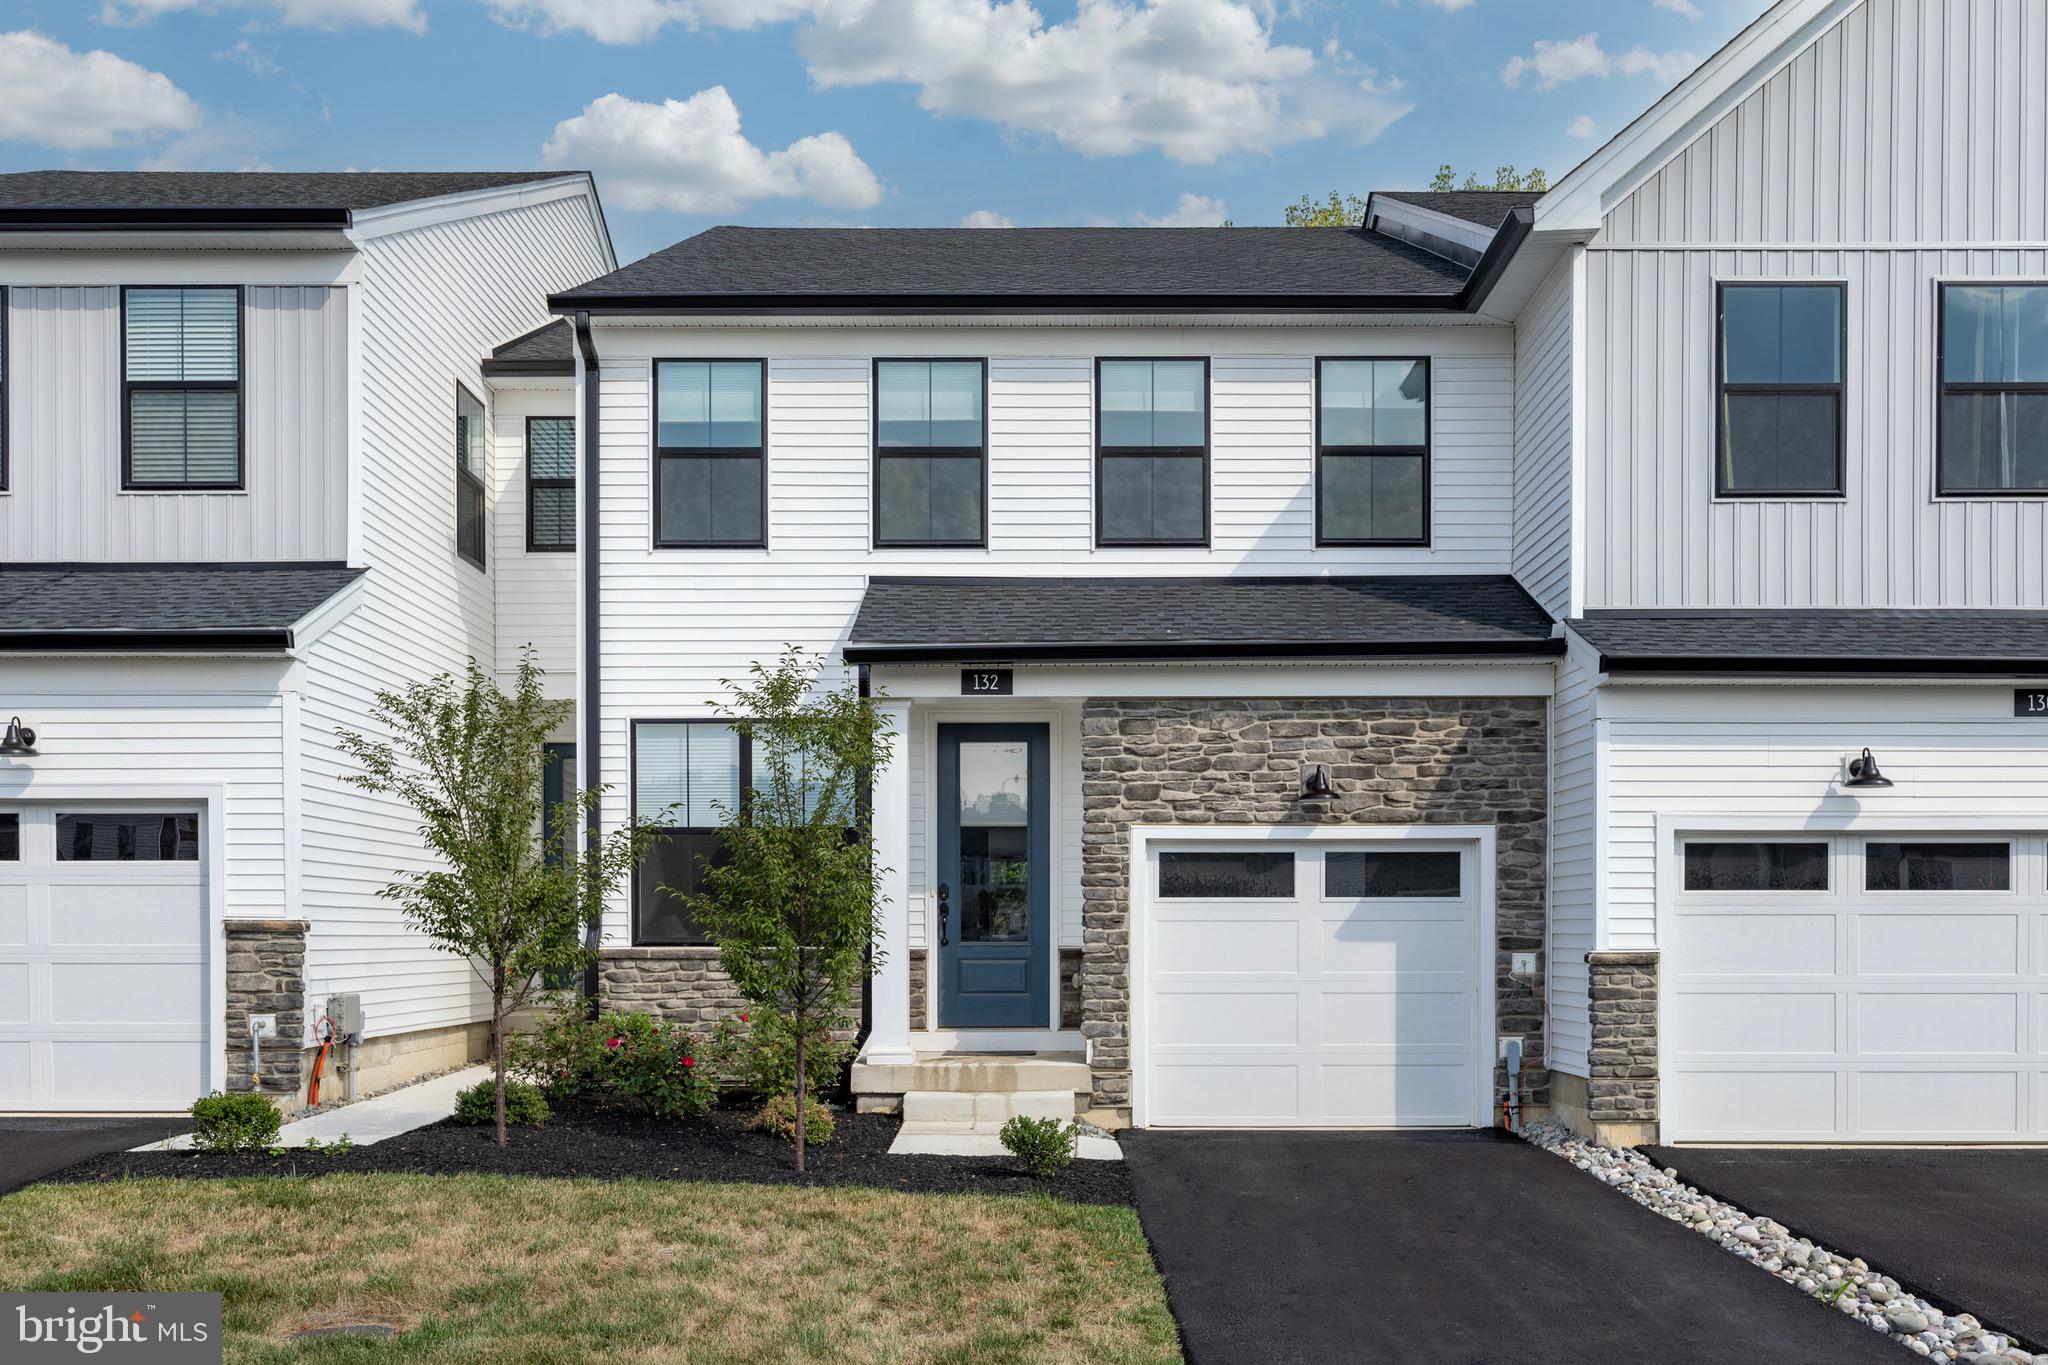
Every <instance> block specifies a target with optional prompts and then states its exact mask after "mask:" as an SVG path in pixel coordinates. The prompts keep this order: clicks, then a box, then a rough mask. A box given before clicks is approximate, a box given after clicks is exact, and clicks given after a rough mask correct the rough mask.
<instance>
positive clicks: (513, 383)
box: [484, 373, 576, 401]
mask: <svg viewBox="0 0 2048 1365" xmlns="http://www.w3.org/2000/svg"><path fill="white" fill-rule="evenodd" d="M484 387H485V388H488V389H490V390H491V391H492V392H493V393H558V394H560V395H562V398H563V400H564V401H567V400H568V399H569V398H571V397H573V396H574V395H575V393H576V376H575V375H573V374H496V375H494V374H488V373H487V374H485V375H484Z"/></svg>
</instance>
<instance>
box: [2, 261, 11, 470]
mask: <svg viewBox="0 0 2048 1365" xmlns="http://www.w3.org/2000/svg"><path fill="white" fill-rule="evenodd" d="M7 369H8V367H7V286H6V285H0V493H4V492H6V491H7V490H8V489H9V488H11V487H12V486H13V485H12V484H11V483H9V482H8V479H9V477H10V476H11V475H12V474H13V473H14V470H13V468H12V467H11V466H10V464H9V462H8V458H7Z"/></svg>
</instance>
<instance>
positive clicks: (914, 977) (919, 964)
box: [910, 948, 931, 1029]
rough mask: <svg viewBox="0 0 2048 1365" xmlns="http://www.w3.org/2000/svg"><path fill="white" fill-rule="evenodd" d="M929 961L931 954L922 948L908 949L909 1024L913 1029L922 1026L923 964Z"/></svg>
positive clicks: (923, 1017) (923, 1018)
mask: <svg viewBox="0 0 2048 1365" xmlns="http://www.w3.org/2000/svg"><path fill="white" fill-rule="evenodd" d="M930 961H931V955H930V954H928V953H926V952H925V950H924V949H922V948H912V949H911V950H910V1026H911V1027H912V1028H913V1029H921V1028H923V1027H924V1021H925V1014H924V1012H925V1001H926V997H925V964H926V963H928V962H930Z"/></svg>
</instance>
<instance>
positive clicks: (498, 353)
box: [484, 318, 576, 377]
mask: <svg viewBox="0 0 2048 1365" xmlns="http://www.w3.org/2000/svg"><path fill="white" fill-rule="evenodd" d="M573 345H574V339H573V338H572V337H571V336H570V335H569V320H568V319H567V318H550V319H548V320H547V321H546V322H544V323H542V324H541V325H540V326H538V327H536V328H534V329H533V330H532V331H531V332H528V333H527V334H526V335H524V336H518V337H514V338H512V340H510V341H508V342H506V343H505V344H504V345H502V346H499V347H497V348H496V349H494V350H493V351H492V352H491V354H490V358H489V359H487V360H485V361H484V373H485V374H489V375H503V376H507V377H511V376H515V375H572V374H574V373H576V356H575V354H574V352H573V351H572V349H571V347H572V346H573Z"/></svg>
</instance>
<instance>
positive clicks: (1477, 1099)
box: [1136, 839, 1490, 1128]
mask: <svg viewBox="0 0 2048 1365" xmlns="http://www.w3.org/2000/svg"><path fill="white" fill-rule="evenodd" d="M1478 871H1479V869H1478V867H1477V856H1476V845H1472V844H1458V843H1442V844H1438V843H1425V842H1422V841H1418V840H1409V839H1401V840H1372V841H1360V842H1357V843H1341V842H1323V841H1312V840H1302V841H1299V842H1291V843H1290V842H1286V841H1266V842H1260V843H1257V844H1248V845H1245V846H1242V847H1239V846H1221V845H1217V844H1192V843H1191V844H1186V845H1180V844H1173V843H1162V844H1157V845H1154V846H1152V847H1151V849H1150V851H1149V856H1148V859H1147V865H1146V866H1144V867H1142V868H1140V869H1138V871H1137V874H1136V875H1138V876H1141V877H1144V878H1145V879H1146V883H1145V885H1144V887H1143V888H1142V891H1143V895H1142V896H1141V897H1139V898H1138V899H1140V900H1142V903H1143V905H1144V914H1145V916H1146V922H1145V927H1144V935H1145V948H1144V965H1143V970H1144V977H1145V982H1144V991H1145V994H1144V1020H1143V1027H1142V1030H1141V1035H1142V1036H1141V1040H1140V1045H1141V1047H1142V1049H1143V1059H1142V1074H1141V1075H1140V1077H1139V1080H1138V1084H1139V1087H1140V1089H1141V1090H1142V1092H1143V1100H1142V1117H1143V1121H1144V1122H1146V1123H1149V1124H1157V1125H1161V1126H1184V1127H1389V1128H1391V1127H1464V1126H1469V1125H1471V1124H1473V1123H1475V1122H1483V1121H1484V1115H1483V1113H1482V1112H1481V1111H1483V1109H1484V1108H1485V1107H1486V1103H1487V1101H1486V1099H1485V1097H1484V1095H1483V1094H1482V1093H1481V1089H1480V1087H1481V1085H1482V1082H1484V1081H1486V1080H1487V1079H1488V1078H1487V1077H1484V1076H1482V1074H1481V1065H1482V1061H1481V1058H1482V1051H1481V1039H1482V1037H1486V1036H1490V1035H1488V1034H1485V1033H1482V1031H1481V1028H1480V1018H1481V1013H1480V1011H1481V999H1480V997H1481V991H1480V979H1479V973H1478V964H1479V962H1480V961H1481V960H1482V957H1481V952H1480V921H1481V895H1480V886H1479V881H1480V879H1479V876H1478V875H1477V874H1478Z"/></svg>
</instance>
